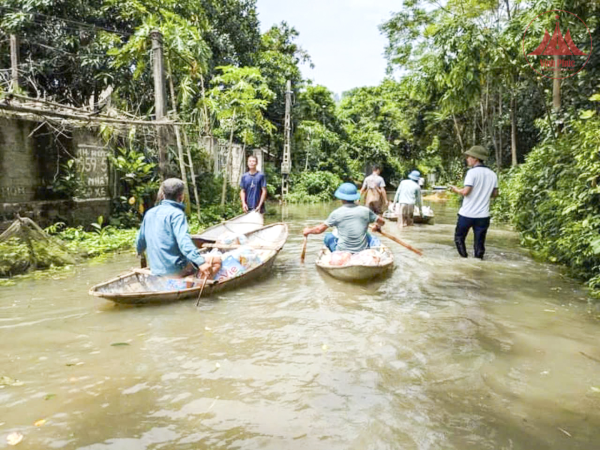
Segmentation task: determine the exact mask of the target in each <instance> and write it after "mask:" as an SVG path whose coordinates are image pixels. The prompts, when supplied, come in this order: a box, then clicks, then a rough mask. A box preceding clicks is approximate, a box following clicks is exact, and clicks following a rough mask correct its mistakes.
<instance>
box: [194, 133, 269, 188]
mask: <svg viewBox="0 0 600 450" xmlns="http://www.w3.org/2000/svg"><path fill="white" fill-rule="evenodd" d="M201 143H202V145H204V148H206V149H207V150H208V151H209V153H210V154H211V155H212V159H213V171H214V173H219V172H221V171H222V170H223V169H224V167H225V165H226V164H227V163H229V167H230V170H229V184H231V185H232V186H238V185H239V184H240V180H241V179H242V175H243V174H244V172H246V170H247V169H248V168H247V167H246V159H247V157H248V156H250V155H254V156H256V158H257V159H258V165H257V168H258V170H263V165H264V153H265V152H266V151H265V150H263V149H260V148H249V147H245V148H244V146H242V145H240V144H233V146H232V148H231V160H230V161H227V150H228V145H229V143H228V142H219V141H218V140H217V139H213V140H212V142H211V140H210V138H208V137H203V138H201Z"/></svg>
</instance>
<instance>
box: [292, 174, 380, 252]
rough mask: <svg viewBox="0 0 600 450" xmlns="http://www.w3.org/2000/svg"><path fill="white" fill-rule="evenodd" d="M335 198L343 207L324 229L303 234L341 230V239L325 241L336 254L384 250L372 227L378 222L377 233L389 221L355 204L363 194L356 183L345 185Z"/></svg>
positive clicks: (312, 228) (321, 227)
mask: <svg viewBox="0 0 600 450" xmlns="http://www.w3.org/2000/svg"><path fill="white" fill-rule="evenodd" d="M335 196H336V198H339V199H340V200H341V201H342V203H343V205H342V206H341V207H339V208H338V209H336V210H335V211H333V212H332V213H331V214H330V215H329V217H328V218H327V220H326V221H325V222H324V223H322V224H321V225H317V226H314V227H306V228H305V229H304V231H303V234H304V236H308V235H309V234H321V233H323V232H324V231H325V230H327V228H329V227H337V230H338V236H337V237H336V236H334V234H333V233H327V234H326V235H325V238H324V239H323V241H324V243H325V245H326V246H327V247H328V248H329V250H331V251H332V252H335V251H344V252H351V253H358V252H361V251H363V250H365V249H367V248H369V247H378V246H380V245H381V242H380V241H379V239H377V238H376V237H374V236H371V235H370V234H369V233H367V230H368V229H369V224H371V223H373V222H376V224H375V227H374V230H375V231H377V230H381V227H382V226H383V225H384V224H385V220H383V219H382V218H381V217H378V216H377V215H376V214H375V213H374V212H373V211H371V210H370V209H369V208H367V207H365V206H360V205H357V204H356V203H355V202H356V200H358V199H360V192H358V190H357V189H356V186H355V185H354V184H353V183H344V184H342V185H341V186H340V187H339V188H338V189H337V190H336V191H335Z"/></svg>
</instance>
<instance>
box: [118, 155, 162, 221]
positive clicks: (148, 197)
mask: <svg viewBox="0 0 600 450" xmlns="http://www.w3.org/2000/svg"><path fill="white" fill-rule="evenodd" d="M108 158H109V161H110V163H111V165H112V167H113V168H114V169H115V171H116V173H117V176H118V177H119V192H118V193H116V194H117V195H118V197H117V198H118V199H119V200H118V201H114V202H113V214H112V216H111V223H112V224H113V225H114V226H118V227H134V226H137V225H138V224H139V223H140V220H141V218H142V216H143V214H144V211H145V210H147V209H148V208H150V207H152V206H153V201H154V198H155V197H156V192H157V191H158V187H159V182H158V179H157V175H156V163H154V162H152V161H149V160H148V158H147V157H146V155H145V154H144V153H143V152H141V151H137V150H135V148H133V147H119V148H117V150H116V151H115V154H114V155H112V154H109V156H108Z"/></svg>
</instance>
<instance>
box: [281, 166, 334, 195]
mask: <svg viewBox="0 0 600 450" xmlns="http://www.w3.org/2000/svg"><path fill="white" fill-rule="evenodd" d="M341 183H342V180H341V178H340V177H339V176H337V175H336V174H333V173H331V172H326V171H321V172H301V173H299V174H294V175H293V176H292V192H291V194H290V195H288V197H287V201H288V202H290V203H318V202H326V201H330V200H333V193H334V192H335V190H336V189H337V188H338V186H339V185H340V184H341Z"/></svg>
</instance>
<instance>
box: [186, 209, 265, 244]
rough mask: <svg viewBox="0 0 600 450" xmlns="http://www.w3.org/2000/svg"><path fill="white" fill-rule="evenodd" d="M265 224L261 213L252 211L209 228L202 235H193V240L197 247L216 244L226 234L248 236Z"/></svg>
mask: <svg viewBox="0 0 600 450" xmlns="http://www.w3.org/2000/svg"><path fill="white" fill-rule="evenodd" d="M264 224H265V219H264V217H263V215H262V214H261V213H259V212H258V211H250V212H247V213H245V214H241V215H239V216H237V217H234V218H233V219H229V220H227V221H225V222H221V223H220V224H218V225H214V226H212V227H210V228H207V229H206V230H204V231H203V232H202V233H200V234H194V235H192V240H193V241H194V243H196V245H198V244H202V243H205V242H208V243H214V242H215V241H216V240H217V239H218V238H219V236H221V235H222V234H224V233H227V232H230V233H235V234H246V233H249V232H251V231H254V230H258V229H259V228H262V227H263V226H264ZM198 247H200V245H198Z"/></svg>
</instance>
